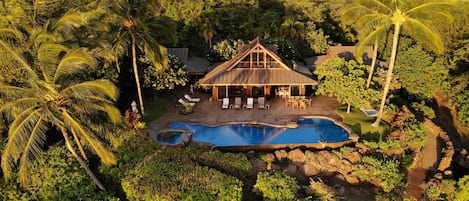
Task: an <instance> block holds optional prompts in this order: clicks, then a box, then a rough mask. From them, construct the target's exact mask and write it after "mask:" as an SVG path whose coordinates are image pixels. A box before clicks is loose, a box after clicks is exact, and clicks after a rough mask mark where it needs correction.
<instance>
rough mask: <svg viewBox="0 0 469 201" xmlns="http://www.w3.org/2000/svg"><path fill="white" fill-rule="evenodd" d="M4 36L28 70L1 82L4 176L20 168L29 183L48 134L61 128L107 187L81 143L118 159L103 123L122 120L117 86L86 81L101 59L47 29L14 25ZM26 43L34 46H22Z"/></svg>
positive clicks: (0, 43) (1, 42)
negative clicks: (27, 31) (26, 30)
mask: <svg viewBox="0 0 469 201" xmlns="http://www.w3.org/2000/svg"><path fill="white" fill-rule="evenodd" d="M35 33H36V32H35ZM0 36H1V38H0V47H1V48H2V49H3V50H4V52H5V53H6V54H7V55H8V56H9V57H12V58H14V61H15V62H14V63H13V64H11V65H16V67H17V68H20V69H22V70H23V71H24V72H25V79H23V82H21V83H19V84H18V83H0V91H1V92H2V93H1V94H0V95H2V98H3V100H4V101H5V104H4V105H2V106H1V107H0V114H3V115H4V117H6V118H7V119H8V122H9V127H8V142H7V144H6V145H5V147H4V150H3V153H2V163H1V166H2V170H3V174H4V176H5V177H6V178H11V176H12V172H14V171H15V170H17V171H18V179H19V182H20V183H21V184H23V185H27V184H28V182H29V177H28V175H29V174H28V173H29V169H30V168H31V167H30V165H31V161H32V160H34V159H35V158H36V157H40V155H41V153H42V146H44V145H45V142H46V140H47V135H48V133H50V132H53V129H57V130H58V132H59V133H60V134H61V135H62V136H63V139H64V140H65V145H66V147H67V149H68V150H69V151H70V152H71V153H72V155H73V156H74V157H75V158H76V159H77V161H78V162H79V163H80V165H81V166H82V167H83V168H84V169H85V170H86V172H87V173H88V174H89V176H90V177H91V178H92V180H93V181H94V182H95V183H96V185H97V186H98V187H99V188H100V189H102V190H104V189H105V188H104V186H103V185H102V184H101V182H100V181H99V180H98V179H97V177H96V176H95V175H94V173H93V172H92V171H91V169H90V168H89V167H88V165H87V163H86V161H85V160H84V159H83V158H86V155H85V152H84V150H83V148H82V144H83V145H86V146H87V147H89V148H90V150H92V151H94V152H95V153H96V154H97V155H98V156H99V157H100V158H101V160H102V161H103V162H104V163H105V164H115V163H116V159H115V157H114V155H113V154H112V152H110V151H109V150H108V149H107V148H106V145H105V144H104V143H103V142H102V140H103V139H104V138H105V134H106V133H105V130H104V129H103V126H104V125H105V124H108V123H107V122H109V121H110V122H114V123H118V122H120V121H121V115H120V112H119V111H118V109H117V108H116V107H115V106H114V102H113V101H115V100H116V99H117V97H118V91H117V88H116V87H115V86H114V85H113V84H112V83H111V82H110V81H107V80H93V81H83V80H82V79H83V78H84V77H86V75H84V74H85V73H88V72H89V70H93V69H96V67H97V62H96V59H95V58H94V57H92V56H91V54H90V52H89V51H88V50H86V49H83V48H69V47H66V46H64V45H61V44H58V43H56V42H54V41H51V40H45V39H44V38H47V34H36V35H24V34H22V33H21V32H19V31H17V30H15V29H2V30H0ZM26 36H29V37H28V38H26ZM24 44H34V45H32V46H28V47H27V48H23V47H22V46H23V45H24ZM25 55H27V56H25ZM70 134H71V135H70ZM71 139H72V140H71ZM72 142H73V143H72ZM74 145H75V146H74ZM75 147H77V148H78V149H79V150H80V152H81V155H79V154H78V153H77V151H76V150H75V149H76V148H75Z"/></svg>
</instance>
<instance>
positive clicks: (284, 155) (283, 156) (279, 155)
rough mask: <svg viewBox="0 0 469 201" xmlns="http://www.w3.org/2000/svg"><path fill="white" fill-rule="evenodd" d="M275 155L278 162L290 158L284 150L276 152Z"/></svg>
mask: <svg viewBox="0 0 469 201" xmlns="http://www.w3.org/2000/svg"><path fill="white" fill-rule="evenodd" d="M274 154H275V157H277V160H279V161H281V160H283V159H286V158H287V156H288V153H287V151H285V150H283V149H281V150H277V151H275V152H274Z"/></svg>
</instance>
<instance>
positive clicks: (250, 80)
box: [200, 37, 318, 86]
mask: <svg viewBox="0 0 469 201" xmlns="http://www.w3.org/2000/svg"><path fill="white" fill-rule="evenodd" d="M273 47H274V46H272V45H266V44H264V42H263V41H262V40H261V39H260V38H259V37H257V38H255V39H254V40H252V41H251V42H250V43H249V44H247V45H244V46H241V47H240V48H239V50H238V53H237V54H236V55H235V56H234V57H233V58H232V59H231V60H229V61H226V62H224V63H222V64H220V65H219V66H217V67H215V68H214V69H213V70H212V71H210V72H209V73H208V74H207V75H205V77H204V78H202V80H201V82H200V83H201V84H202V85H206V86H207V85H208V86H212V85H317V84H318V83H317V81H316V80H314V79H312V78H311V77H309V76H306V75H304V74H301V73H299V72H298V71H296V70H293V69H292V68H291V67H290V66H289V64H288V62H286V61H285V60H284V59H283V58H282V57H280V56H279V55H277V53H276V52H277V51H276V50H275V49H272V48H273ZM259 52H262V53H264V54H263V57H264V56H265V57H267V56H269V59H272V60H273V61H270V64H272V65H270V64H266V62H264V61H262V62H258V64H259V63H260V64H261V65H260V66H261V67H259V65H258V66H257V67H252V66H253V64H252V63H249V66H248V67H246V66H244V67H240V65H243V63H242V62H246V58H250V55H251V54H253V53H259ZM258 58H259V57H258ZM264 59H266V58H264ZM249 61H250V62H251V61H252V59H251V60H249Z"/></svg>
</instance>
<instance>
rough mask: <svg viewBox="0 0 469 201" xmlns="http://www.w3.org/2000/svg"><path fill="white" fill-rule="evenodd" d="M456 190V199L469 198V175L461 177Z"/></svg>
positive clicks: (460, 200) (461, 200)
mask: <svg viewBox="0 0 469 201" xmlns="http://www.w3.org/2000/svg"><path fill="white" fill-rule="evenodd" d="M457 187H458V188H457V190H456V200H457V201H464V200H467V199H468V198H469V175H466V176H464V177H463V178H460V179H459V181H458V185H457Z"/></svg>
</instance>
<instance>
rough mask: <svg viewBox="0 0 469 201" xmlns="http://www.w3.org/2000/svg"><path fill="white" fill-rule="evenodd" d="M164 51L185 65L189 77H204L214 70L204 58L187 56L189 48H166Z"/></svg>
mask: <svg viewBox="0 0 469 201" xmlns="http://www.w3.org/2000/svg"><path fill="white" fill-rule="evenodd" d="M166 51H167V52H168V54H172V55H174V56H176V57H177V58H178V59H179V61H181V62H182V63H183V64H185V65H186V70H187V73H189V75H204V74H205V73H207V72H209V71H210V70H212V69H213V68H214V66H212V65H210V62H209V61H208V60H207V59H205V58H202V57H195V56H189V48H167V49H166Z"/></svg>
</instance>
